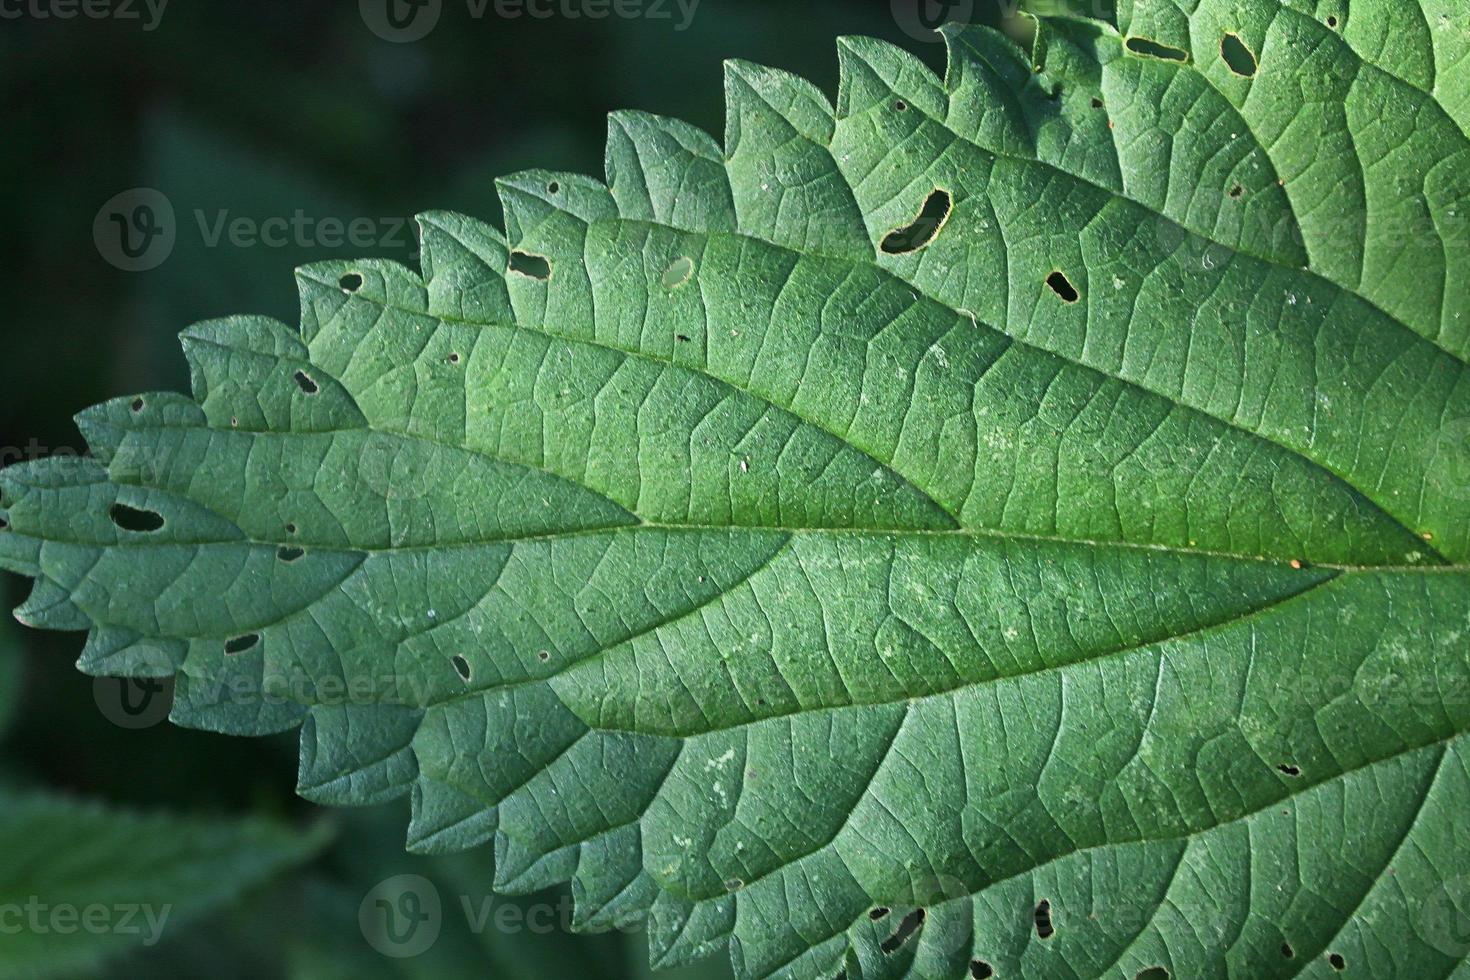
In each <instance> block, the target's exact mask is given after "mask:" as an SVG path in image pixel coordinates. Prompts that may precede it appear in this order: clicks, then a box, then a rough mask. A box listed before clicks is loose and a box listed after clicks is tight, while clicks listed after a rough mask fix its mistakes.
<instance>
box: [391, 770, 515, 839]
mask: <svg viewBox="0 0 1470 980" xmlns="http://www.w3.org/2000/svg"><path fill="white" fill-rule="evenodd" d="M412 800H413V816H412V818H411V819H410V821H409V825H408V840H407V847H408V850H409V851H410V852H412V853H414V854H453V853H457V852H460V851H468V850H471V849H473V848H476V847H483V846H485V845H486V844H489V843H491V842H492V841H493V840H494V838H495V831H496V827H497V814H496V810H495V808H494V807H493V806H489V805H487V804H486V803H485V802H484V801H482V800H477V799H475V798H474V797H472V796H469V795H467V794H465V793H462V792H460V791H459V790H457V789H455V788H454V787H452V786H446V785H445V784H444V783H441V782H439V781H438V780H436V779H433V778H430V777H429V776H427V775H426V774H424V773H423V772H422V771H420V773H419V778H418V779H417V780H415V781H414V784H413V795H412Z"/></svg>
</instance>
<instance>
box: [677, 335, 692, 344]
mask: <svg viewBox="0 0 1470 980" xmlns="http://www.w3.org/2000/svg"><path fill="white" fill-rule="evenodd" d="M674 339H675V340H677V341H678V342H679V343H681V344H687V343H689V335H688V334H687V333H676V334H674Z"/></svg>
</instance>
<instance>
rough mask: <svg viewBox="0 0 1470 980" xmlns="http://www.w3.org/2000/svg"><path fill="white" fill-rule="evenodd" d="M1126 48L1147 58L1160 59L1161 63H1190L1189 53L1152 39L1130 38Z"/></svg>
mask: <svg viewBox="0 0 1470 980" xmlns="http://www.w3.org/2000/svg"><path fill="white" fill-rule="evenodd" d="M1125 46H1126V47H1127V48H1128V50H1129V51H1132V52H1133V53H1134V54H1140V55H1143V56H1144V57H1145V58H1158V59H1159V60H1160V61H1176V62H1180V63H1181V64H1182V63H1186V62H1188V61H1189V52H1187V51H1184V50H1182V49H1180V48H1175V47H1170V46H1169V45H1167V44H1160V43H1159V42H1158V41H1155V40H1154V39H1153V38H1151V37H1130V38H1129V39H1128V40H1127V42H1126V45H1125Z"/></svg>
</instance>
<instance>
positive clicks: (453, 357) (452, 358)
mask: <svg viewBox="0 0 1470 980" xmlns="http://www.w3.org/2000/svg"><path fill="white" fill-rule="evenodd" d="M449 363H450V364H458V363H459V355H458V354H450V355H449Z"/></svg>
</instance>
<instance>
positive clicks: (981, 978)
mask: <svg viewBox="0 0 1470 980" xmlns="http://www.w3.org/2000/svg"><path fill="white" fill-rule="evenodd" d="M970 976H972V977H974V978H975V980H990V978H991V977H993V976H995V967H993V966H991V965H990V964H989V963H987V962H985V961H984V960H971V961H970Z"/></svg>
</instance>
